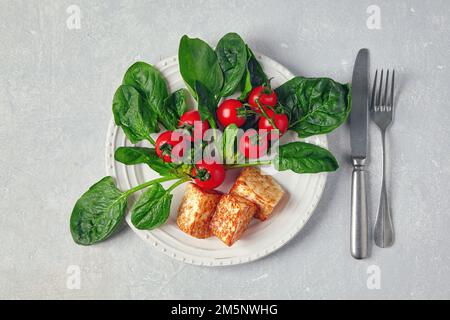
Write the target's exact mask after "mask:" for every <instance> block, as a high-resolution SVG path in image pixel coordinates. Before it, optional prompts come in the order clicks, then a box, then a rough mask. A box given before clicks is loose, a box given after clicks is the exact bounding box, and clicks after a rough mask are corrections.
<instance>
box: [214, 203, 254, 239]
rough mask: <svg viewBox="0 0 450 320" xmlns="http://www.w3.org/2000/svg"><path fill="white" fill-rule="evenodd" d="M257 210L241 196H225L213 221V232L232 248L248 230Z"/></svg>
mask: <svg viewBox="0 0 450 320" xmlns="http://www.w3.org/2000/svg"><path fill="white" fill-rule="evenodd" d="M257 210H258V207H257V206H256V204H254V203H253V202H251V201H248V200H246V199H244V198H242V197H240V196H237V195H232V194H226V195H223V196H222V197H221V198H220V201H219V204H218V205H217V207H216V212H215V213H214V216H213V218H212V220H211V224H210V228H211V232H212V233H213V234H214V235H215V236H216V237H217V238H219V239H220V240H222V241H223V242H224V243H225V244H226V245H227V246H230V247H231V246H232V245H233V243H235V242H236V241H237V240H239V238H240V237H241V235H242V233H243V232H244V231H245V230H246V229H247V226H248V224H249V223H250V221H251V220H252V218H253V216H254V215H255V213H256V211H257Z"/></svg>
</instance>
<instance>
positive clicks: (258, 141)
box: [239, 129, 268, 159]
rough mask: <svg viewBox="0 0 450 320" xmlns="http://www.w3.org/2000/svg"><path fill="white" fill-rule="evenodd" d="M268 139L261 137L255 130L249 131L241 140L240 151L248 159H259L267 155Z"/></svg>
mask: <svg viewBox="0 0 450 320" xmlns="http://www.w3.org/2000/svg"><path fill="white" fill-rule="evenodd" d="M267 147H268V142H267V137H263V136H260V135H259V134H258V132H257V131H256V130H254V129H250V130H247V131H246V132H245V133H244V135H243V136H242V137H241V139H240V140H239V151H240V152H241V153H242V154H243V155H244V156H245V157H246V158H247V159H258V158H260V157H262V156H264V155H265V154H266V153H267Z"/></svg>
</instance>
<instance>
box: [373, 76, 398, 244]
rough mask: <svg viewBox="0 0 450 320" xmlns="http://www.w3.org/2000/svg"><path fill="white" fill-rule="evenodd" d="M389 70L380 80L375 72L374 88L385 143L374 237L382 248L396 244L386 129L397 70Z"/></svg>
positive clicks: (376, 116)
mask: <svg viewBox="0 0 450 320" xmlns="http://www.w3.org/2000/svg"><path fill="white" fill-rule="evenodd" d="M389 74H390V72H389V70H387V73H386V78H384V70H381V76H380V81H379V83H377V80H378V70H377V71H376V73H375V79H374V81H373V90H372V102H371V104H372V108H371V109H372V119H373V121H374V122H375V123H376V124H377V126H378V127H379V128H380V131H381V140H382V145H383V181H382V184H381V195H380V206H379V208H378V215H377V220H376V223H375V230H374V239H375V244H376V245H377V246H379V247H381V248H388V247H391V246H392V245H393V244H394V225H393V223H392V215H391V210H390V208H389V200H388V193H387V189H386V180H385V176H386V149H385V137H386V130H387V128H388V127H389V126H390V125H391V123H392V119H393V109H394V84H395V71H394V70H392V77H391V78H389ZM377 87H378V89H377Z"/></svg>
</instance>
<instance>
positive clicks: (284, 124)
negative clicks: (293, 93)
mask: <svg viewBox="0 0 450 320" xmlns="http://www.w3.org/2000/svg"><path fill="white" fill-rule="evenodd" d="M266 114H267V116H268V117H269V119H272V121H273V123H274V124H275V126H276V128H274V127H273V126H272V123H271V122H270V121H269V119H267V118H266V117H264V116H262V117H261V118H259V121H258V128H259V129H261V130H268V131H271V130H274V129H278V130H279V134H280V137H281V136H282V135H283V134H285V133H286V131H287V130H288V128H289V120H288V117H287V115H285V114H279V113H275V112H273V111H272V110H266ZM269 133H270V132H269ZM269 136H270V135H269ZM273 138H274V137H271V138H270V140H273Z"/></svg>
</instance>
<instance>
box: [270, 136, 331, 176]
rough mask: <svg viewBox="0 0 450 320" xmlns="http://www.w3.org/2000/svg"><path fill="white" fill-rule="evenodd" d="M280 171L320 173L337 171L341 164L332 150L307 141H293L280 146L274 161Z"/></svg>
mask: <svg viewBox="0 0 450 320" xmlns="http://www.w3.org/2000/svg"><path fill="white" fill-rule="evenodd" d="M274 164H275V167H276V169H277V170H278V171H285V170H292V171H294V172H296V173H319V172H330V171H336V170H337V169H338V168H339V165H338V163H337V161H336V158H335V157H334V156H333V155H332V154H331V152H330V151H328V150H326V149H324V148H321V147H319V146H316V145H314V144H309V143H306V142H292V143H288V144H285V145H282V146H280V148H279V150H278V154H277V156H276V157H275V161H274Z"/></svg>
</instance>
